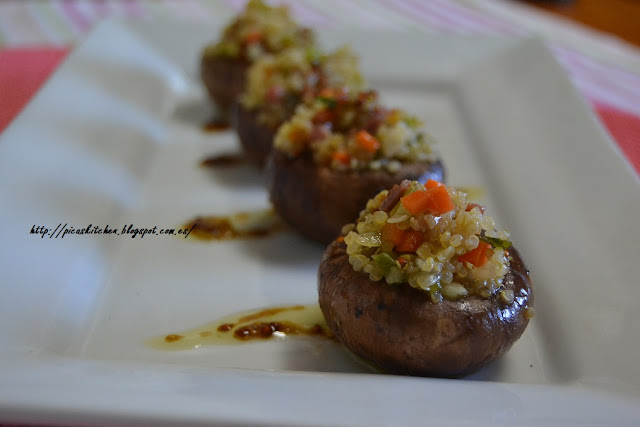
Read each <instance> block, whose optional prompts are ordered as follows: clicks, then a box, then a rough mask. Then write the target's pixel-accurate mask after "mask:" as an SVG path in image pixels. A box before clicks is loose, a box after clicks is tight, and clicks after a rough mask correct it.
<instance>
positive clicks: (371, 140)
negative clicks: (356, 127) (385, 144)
mask: <svg viewBox="0 0 640 427" xmlns="http://www.w3.org/2000/svg"><path fill="white" fill-rule="evenodd" d="M356 142H357V143H358V145H359V146H360V147H362V148H364V149H365V150H367V151H368V152H370V153H375V152H376V151H378V150H379V149H380V141H378V138H376V137H375V136H373V135H371V134H370V133H369V132H367V131H366V130H364V129H363V130H361V131H360V132H358V133H357V134H356Z"/></svg>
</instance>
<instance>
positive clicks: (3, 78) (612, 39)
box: [0, 0, 640, 175]
mask: <svg viewBox="0 0 640 427" xmlns="http://www.w3.org/2000/svg"><path fill="white" fill-rule="evenodd" d="M271 2H272V3H289V4H290V8H291V11H292V13H293V15H294V16H295V17H296V19H298V20H299V21H300V22H301V23H303V24H305V25H307V26H311V27H314V28H316V29H318V30H319V31H323V30H326V29H331V28H350V29H353V30H363V29H364V30H369V31H371V30H373V31H413V32H419V33H424V34H433V33H438V34H456V35H460V34H462V35H471V36H476V35H499V36H506V37H511V36H513V37H528V36H536V37H539V38H540V39H541V40H543V41H544V42H545V43H546V44H547V46H548V47H549V49H550V50H551V52H552V53H553V54H554V56H555V57H556V59H557V60H558V62H559V63H560V64H561V65H562V66H563V67H564V68H565V70H566V71H567V74H568V75H569V77H570V79H571V80H572V82H573V83H574V85H575V86H576V88H577V89H578V92H579V93H581V94H582V96H583V97H584V99H585V102H586V103H587V104H588V105H590V106H591V107H592V109H593V111H594V113H595V114H596V116H597V117H598V118H599V119H600V121H601V123H602V124H603V126H604V127H605V128H606V129H607V130H608V132H609V134H610V135H611V137H612V140H613V141H614V142H615V143H617V145H618V147H619V148H620V149H621V151H622V153H623V154H624V155H625V157H626V159H627V160H628V161H629V162H630V164H631V165H632V166H633V167H634V168H635V170H636V172H637V173H638V174H639V175H640V0H349V1H344V0H322V1H315V0H295V1H287V0H273V1H271ZM244 3H245V0H180V1H178V0H96V1H80V0H0V133H1V132H2V131H3V130H4V129H5V128H6V127H7V126H9V125H10V123H11V121H12V120H13V119H14V118H15V116H16V115H17V114H19V112H20V111H21V110H22V109H23V108H24V106H25V105H26V103H27V102H28V101H29V100H30V99H31V97H32V96H33V94H34V93H35V92H36V91H37V90H38V88H39V87H40V86H41V85H42V84H43V82H45V81H46V79H47V78H48V77H49V76H50V75H51V73H52V72H53V71H54V70H55V69H56V68H57V66H58V65H59V64H60V62H61V61H62V60H63V59H64V58H65V57H66V55H68V54H69V52H71V51H72V50H73V47H74V46H75V45H76V44H77V43H79V42H81V41H82V39H83V38H84V37H85V36H86V34H87V33H89V32H90V31H91V30H92V29H93V28H94V27H95V26H96V25H98V24H99V23H100V21H102V20H104V19H109V18H116V19H122V18H125V19H131V20H167V19H171V20H176V19H177V20H184V21H190V22H198V23H201V24H202V23H205V24H207V25H211V28H212V31H211V38H212V40H213V39H214V38H215V37H217V33H218V32H219V30H220V28H221V26H222V25H224V24H225V23H226V22H227V20H228V19H229V18H230V17H231V16H232V15H233V14H235V13H236V12H238V11H240V10H241V9H242V8H243V6H244Z"/></svg>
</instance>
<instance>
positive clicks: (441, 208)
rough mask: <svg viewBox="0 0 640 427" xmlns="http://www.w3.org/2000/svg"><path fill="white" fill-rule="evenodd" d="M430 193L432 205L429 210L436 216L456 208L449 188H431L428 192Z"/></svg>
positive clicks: (442, 186)
mask: <svg viewBox="0 0 640 427" xmlns="http://www.w3.org/2000/svg"><path fill="white" fill-rule="evenodd" d="M427 193H429V196H430V200H431V204H430V205H429V210H430V211H431V212H432V213H435V214H436V215H442V214H445V213H447V212H449V211H452V210H453V209H454V208H455V205H454V204H453V202H452V201H451V197H450V196H449V192H448V191H447V187H445V186H444V185H440V186H438V187H434V188H430V189H429V190H427Z"/></svg>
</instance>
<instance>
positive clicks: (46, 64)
mask: <svg viewBox="0 0 640 427" xmlns="http://www.w3.org/2000/svg"><path fill="white" fill-rule="evenodd" d="M69 51H70V49H69V48H64V47H61V48H51V47H46V48H21V49H18V48H16V49H4V50H0V132H2V131H3V130H4V128H5V127H7V125H8V124H9V123H10V122H11V120H13V118H14V117H15V116H16V115H17V114H18V113H19V112H20V111H21V110H22V108H23V107H24V106H25V105H26V104H27V102H29V100H30V99H31V97H32V96H33V95H34V94H35V93H36V92H37V91H38V89H39V88H40V86H42V84H43V83H44V82H45V81H46V80H47V78H48V77H49V76H50V75H51V73H52V72H53V71H54V70H55V69H56V67H57V66H58V64H60V62H61V61H62V60H63V59H64V58H65V56H66V55H67V53H69Z"/></svg>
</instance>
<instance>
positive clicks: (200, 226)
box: [183, 209, 284, 240]
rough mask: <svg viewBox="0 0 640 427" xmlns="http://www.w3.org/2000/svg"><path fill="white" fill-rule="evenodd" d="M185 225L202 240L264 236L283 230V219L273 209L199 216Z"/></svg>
mask: <svg viewBox="0 0 640 427" xmlns="http://www.w3.org/2000/svg"><path fill="white" fill-rule="evenodd" d="M183 227H186V228H187V229H189V230H191V229H192V227H193V230H192V231H191V236H194V237H195V238H197V239H201V240H229V239H237V238H249V237H264V236H267V235H270V234H272V233H275V232H278V231H281V230H282V229H283V228H284V225H283V224H282V221H281V220H280V218H279V217H278V216H277V215H276V213H275V212H274V211H273V209H266V210H257V211H254V212H238V213H235V214H232V215H229V216H198V217H196V218H194V219H192V220H191V221H188V222H186V223H185V224H184V225H183Z"/></svg>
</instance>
